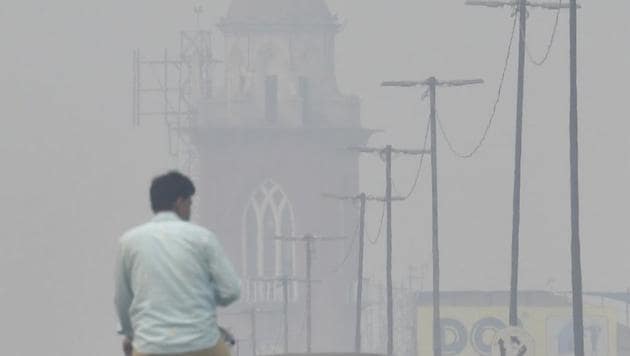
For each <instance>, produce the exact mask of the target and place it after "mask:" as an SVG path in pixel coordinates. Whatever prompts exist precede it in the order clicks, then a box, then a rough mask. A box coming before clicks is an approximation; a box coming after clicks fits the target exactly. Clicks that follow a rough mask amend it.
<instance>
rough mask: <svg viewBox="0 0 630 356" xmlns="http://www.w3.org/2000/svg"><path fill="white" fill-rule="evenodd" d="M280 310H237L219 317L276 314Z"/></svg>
mask: <svg viewBox="0 0 630 356" xmlns="http://www.w3.org/2000/svg"><path fill="white" fill-rule="evenodd" d="M281 312H282V310H281V309H261V308H256V307H254V308H248V309H244V310H238V311H233V312H222V313H221V315H226V316H227V315H248V314H251V313H256V314H263V313H265V314H276V313H281Z"/></svg>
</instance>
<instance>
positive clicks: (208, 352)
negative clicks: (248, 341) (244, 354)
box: [133, 339, 230, 356]
mask: <svg viewBox="0 0 630 356" xmlns="http://www.w3.org/2000/svg"><path fill="white" fill-rule="evenodd" d="M133 356H230V349H229V348H228V346H227V344H226V343H225V342H224V341H223V340H222V339H220V340H219V342H217V344H216V345H214V346H213V347H211V348H209V349H205V350H199V351H191V352H185V353H182V354H143V353H140V352H136V351H135V350H134V351H133Z"/></svg>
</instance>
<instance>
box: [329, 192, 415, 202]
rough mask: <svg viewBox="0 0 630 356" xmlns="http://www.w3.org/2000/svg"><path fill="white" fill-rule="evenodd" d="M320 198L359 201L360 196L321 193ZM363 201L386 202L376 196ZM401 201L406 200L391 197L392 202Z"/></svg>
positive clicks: (367, 197) (368, 196) (366, 197)
mask: <svg viewBox="0 0 630 356" xmlns="http://www.w3.org/2000/svg"><path fill="white" fill-rule="evenodd" d="M322 196H324V198H330V199H337V200H352V201H355V200H359V199H361V195H360V194H359V195H336V194H328V193H323V194H322ZM365 200H367V201H379V202H383V201H386V199H385V197H378V196H374V195H369V194H368V195H366V196H365ZM403 200H407V199H406V198H405V197H392V201H403Z"/></svg>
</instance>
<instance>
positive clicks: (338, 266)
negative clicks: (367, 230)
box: [330, 223, 359, 273]
mask: <svg viewBox="0 0 630 356" xmlns="http://www.w3.org/2000/svg"><path fill="white" fill-rule="evenodd" d="M358 231H359V223H357V225H356V226H355V228H354V232H352V235H353V236H354V237H353V238H352V241H350V246H348V249H347V250H346V255H345V256H344V258H343V260H342V261H341V263H339V264H338V265H337V266H336V267H335V268H333V269H332V270H331V271H330V272H331V273H337V272H339V271H341V268H342V267H343V266H344V265H345V264H346V262H348V258H349V257H350V255H351V254H352V250H353V249H354V244H355V243H356V242H357V240H358V239H359V235H358V234H357V232H358Z"/></svg>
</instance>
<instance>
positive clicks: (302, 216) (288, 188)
mask: <svg viewBox="0 0 630 356" xmlns="http://www.w3.org/2000/svg"><path fill="white" fill-rule="evenodd" d="M219 28H220V30H221V32H222V34H223V36H224V38H225V58H224V68H225V72H224V75H223V81H224V82H223V83H222V85H218V86H219V89H218V90H213V91H212V95H208V96H207V97H200V98H198V99H197V100H198V101H197V103H196V108H197V112H196V115H195V117H194V122H195V126H194V127H193V129H192V138H193V145H194V147H195V150H196V151H197V154H198V172H199V174H198V178H197V179H198V182H197V184H198V185H199V205H200V206H199V208H198V209H199V214H200V215H199V217H200V219H201V221H202V222H203V223H204V224H206V225H208V226H209V227H211V228H212V229H213V230H214V231H216V232H217V234H218V235H219V236H220V237H221V240H222V241H223V242H224V244H225V248H226V250H227V252H228V253H229V255H230V256H231V257H232V259H233V261H235V263H236V265H237V267H238V270H239V272H240V274H241V275H242V277H243V281H244V291H243V292H244V293H243V300H242V302H241V304H240V305H239V306H236V307H235V308H234V309H239V308H241V309H246V308H248V307H249V306H251V305H254V304H255V305H257V306H259V307H261V308H263V309H274V310H280V307H281V301H282V288H281V286H280V284H279V283H278V282H274V281H270V280H261V278H266V279H269V278H274V277H280V276H283V275H288V276H291V277H294V278H304V264H305V246H304V244H303V243H300V242H291V243H284V242H281V241H278V240H274V237H276V236H295V235H300V236H301V235H303V234H305V233H313V234H315V235H316V236H317V235H335V236H340V235H345V236H348V240H346V241H340V242H327V243H318V244H316V246H315V250H316V253H315V259H314V262H313V268H314V275H313V278H314V279H316V280H320V281H321V282H319V283H315V284H314V285H313V309H314V314H313V350H314V351H350V350H352V346H353V336H354V307H353V305H354V300H353V299H352V296H353V294H352V289H353V286H354V285H355V281H356V272H355V271H356V268H357V267H356V248H354V251H350V256H349V257H348V258H347V259H346V263H345V264H344V265H343V266H342V267H341V268H340V269H338V268H337V267H338V266H339V265H340V264H341V263H342V261H343V260H344V258H345V257H346V252H348V251H349V249H350V248H351V242H352V238H353V237H354V235H356V233H355V226H356V224H357V222H358V209H356V207H355V206H353V204H352V203H350V202H339V201H334V200H329V199H324V198H323V197H322V193H338V194H357V193H358V189H359V188H358V178H359V172H358V155H357V153H353V152H349V151H348V150H346V148H347V147H348V146H357V145H363V144H364V143H365V142H366V140H367V139H368V137H369V135H370V131H368V130H365V129H363V128H361V123H360V103H359V100H358V98H357V97H355V96H348V95H343V94H341V93H340V92H339V90H338V87H337V82H336V76H335V36H336V34H337V33H338V31H339V30H340V25H339V23H338V21H337V19H336V18H335V17H334V16H333V15H332V14H331V13H330V11H329V9H328V7H327V5H326V4H325V2H324V1H323V0H233V1H232V3H231V5H230V7H229V11H228V13H227V15H226V16H225V17H224V18H223V19H222V20H221V23H220V25H219ZM355 246H356V245H355ZM337 269H338V271H337ZM304 297H305V296H304V284H303V283H299V282H292V283H291V288H290V299H291V306H290V315H291V316H290V321H289V324H290V331H289V350H290V351H294V352H295V351H304V339H305V328H304V323H305V307H304V301H305V299H304ZM239 318H240V319H239ZM223 320H227V321H226V322H227V323H228V324H230V323H231V324H233V325H237V330H236V333H237V335H239V337H241V338H243V339H248V338H249V335H250V332H251V330H250V329H249V319H248V317H247V316H246V315H243V316H242V317H239V316H231V317H229V320H228V319H226V318H224V319H223ZM236 320H242V322H238V321H236ZM258 320H259V323H258V328H257V332H256V334H257V340H256V343H257V345H258V346H257V352H258V353H272V352H280V351H281V350H282V347H281V345H282V341H283V340H282V339H281V338H282V323H281V320H282V319H281V315H280V314H278V313H276V314H271V313H261V314H260V316H259V317H258ZM250 342H251V340H245V341H244V342H242V343H241V349H240V351H239V352H240V353H241V354H249V346H248V345H249V343H250Z"/></svg>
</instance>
